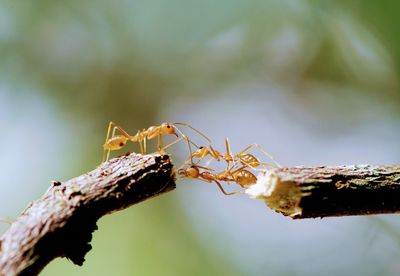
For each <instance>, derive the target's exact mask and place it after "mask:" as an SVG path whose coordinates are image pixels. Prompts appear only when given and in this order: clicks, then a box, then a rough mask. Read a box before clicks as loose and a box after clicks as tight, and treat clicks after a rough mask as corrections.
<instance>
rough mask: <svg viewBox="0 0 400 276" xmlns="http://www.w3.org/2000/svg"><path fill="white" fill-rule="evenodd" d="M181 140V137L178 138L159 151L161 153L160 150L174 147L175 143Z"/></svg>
mask: <svg viewBox="0 0 400 276" xmlns="http://www.w3.org/2000/svg"><path fill="white" fill-rule="evenodd" d="M183 139H184V138H183V137H179V138H178V139H176V140H175V141H173V142H171V143H169V144H168V145H166V146H164V147H162V148H161V149H160V151H161V150H165V149H167V148H169V147H170V146H173V145H175V144H176V143H178V142H179V141H182V140H183Z"/></svg>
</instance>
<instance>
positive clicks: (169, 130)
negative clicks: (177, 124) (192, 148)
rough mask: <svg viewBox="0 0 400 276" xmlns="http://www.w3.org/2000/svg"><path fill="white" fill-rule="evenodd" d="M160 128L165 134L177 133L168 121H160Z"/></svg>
mask: <svg viewBox="0 0 400 276" xmlns="http://www.w3.org/2000/svg"><path fill="white" fill-rule="evenodd" d="M161 130H162V132H163V133H165V134H174V135H177V134H176V133H175V128H174V127H173V125H172V124H169V123H162V124H161ZM177 136H178V135H177Z"/></svg>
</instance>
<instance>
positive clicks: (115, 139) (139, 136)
mask: <svg viewBox="0 0 400 276" xmlns="http://www.w3.org/2000/svg"><path fill="white" fill-rule="evenodd" d="M176 125H183V126H186V127H189V128H191V129H192V130H194V131H195V132H197V133H198V134H200V135H201V136H202V137H204V138H205V139H206V140H207V141H208V142H210V143H211V140H210V139H209V138H208V137H207V136H206V135H204V134H203V133H201V132H200V131H199V130H197V129H195V128H194V127H192V126H191V125H189V124H185V123H162V124H161V125H159V126H151V127H149V128H147V129H143V130H138V131H137V133H136V134H135V135H130V134H129V133H128V132H127V131H125V130H124V129H123V128H122V127H120V126H118V125H116V124H115V123H114V122H112V121H111V122H110V123H109V125H108V130H107V135H106V140H105V142H104V145H103V148H104V152H103V162H104V161H107V160H108V159H109V157H110V152H111V151H113V150H119V149H121V148H123V147H124V146H125V145H126V144H127V143H128V141H131V142H138V143H139V146H140V151H141V153H142V154H143V153H146V151H147V140H151V139H154V138H156V137H157V149H158V151H159V152H162V151H163V150H165V149H166V148H168V147H170V146H172V145H173V144H175V143H177V142H179V141H180V140H182V139H183V140H186V142H187V144H188V147H189V150H190V153H191V152H192V151H191V146H190V144H193V145H195V146H196V147H198V146H197V145H196V144H194V143H193V142H192V141H191V140H189V139H188V138H187V136H186V135H184V134H183V133H182V131H180V130H179V128H178V127H177V126H176ZM111 129H112V134H111V138H110V133H111ZM117 130H118V131H119V132H120V133H121V134H120V135H115V133H116V131H117ZM176 132H178V133H179V134H180V135H181V136H182V137H181V138H179V139H177V140H175V141H174V142H172V143H170V144H168V145H165V141H164V137H163V135H175V136H176V137H179V136H178V134H176ZM191 155H192V154H191Z"/></svg>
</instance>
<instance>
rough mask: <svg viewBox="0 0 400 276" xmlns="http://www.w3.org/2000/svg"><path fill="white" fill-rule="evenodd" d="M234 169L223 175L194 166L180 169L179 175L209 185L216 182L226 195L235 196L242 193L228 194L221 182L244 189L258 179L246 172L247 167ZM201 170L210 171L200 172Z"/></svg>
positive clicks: (226, 171)
mask: <svg viewBox="0 0 400 276" xmlns="http://www.w3.org/2000/svg"><path fill="white" fill-rule="evenodd" d="M233 168H234V166H232V167H231V168H230V169H227V170H225V171H223V172H221V173H212V172H211V171H214V170H213V169H210V168H207V167H203V166H199V165H197V164H192V165H190V166H189V167H186V168H180V169H179V170H178V174H179V175H180V176H184V177H189V178H195V179H199V180H203V181H205V182H208V183H211V182H215V183H216V184H217V186H218V188H219V189H220V190H221V191H222V193H223V194H224V195H235V194H239V193H241V191H236V192H226V191H225V190H224V188H223V187H222V185H221V183H220V182H219V181H225V182H235V183H236V184H238V185H239V186H241V187H242V188H248V187H249V186H251V185H253V184H255V183H256V182H257V177H256V176H255V175H254V174H252V173H251V172H249V171H248V170H246V167H245V166H243V167H241V168H239V169H236V170H235V171H233V172H232V169H233ZM200 169H204V170H208V171H200Z"/></svg>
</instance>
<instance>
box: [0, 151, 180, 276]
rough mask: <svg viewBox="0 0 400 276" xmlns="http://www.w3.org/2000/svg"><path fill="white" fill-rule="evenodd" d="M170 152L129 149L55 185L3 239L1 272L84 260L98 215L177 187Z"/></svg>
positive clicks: (22, 272) (19, 272) (24, 271)
mask: <svg viewBox="0 0 400 276" xmlns="http://www.w3.org/2000/svg"><path fill="white" fill-rule="evenodd" d="M172 168H173V166H172V164H171V162H170V160H169V157H168V156H167V155H162V156H161V155H141V154H133V153H132V154H128V155H125V156H122V157H119V158H114V159H112V160H111V161H109V162H107V163H104V164H102V165H101V166H100V167H98V168H96V169H95V170H93V171H91V172H89V173H87V174H84V175H81V176H79V177H76V178H73V179H71V180H69V181H66V182H64V183H61V182H58V181H53V184H52V186H51V187H50V188H49V189H48V190H47V192H46V193H45V194H44V195H43V196H42V197H41V198H40V199H39V200H37V201H35V202H33V203H31V205H30V206H28V207H27V208H26V209H25V211H24V212H23V213H22V214H21V216H20V217H19V218H18V219H17V221H16V222H14V223H13V224H12V225H11V226H10V228H9V229H8V230H7V231H6V232H5V233H4V235H3V236H2V237H1V240H0V275H37V274H38V273H39V272H40V271H41V270H42V269H43V268H44V266H46V265H47V263H49V262H50V261H51V260H53V259H54V258H56V257H67V258H69V259H70V260H71V261H72V262H73V263H74V264H77V265H82V264H83V262H84V257H85V254H86V253H87V252H88V251H89V250H90V249H91V245H90V244H89V243H90V241H91V239H92V232H93V231H94V230H96V229H97V225H96V222H97V220H98V219H99V218H100V217H101V216H103V215H105V214H108V213H111V212H114V211H116V210H120V209H124V208H127V207H128V206H130V205H132V204H135V203H139V202H141V201H144V200H146V199H149V198H151V197H154V196H158V195H161V194H163V193H165V192H168V191H171V190H173V189H175V182H174V173H173V170H172Z"/></svg>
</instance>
